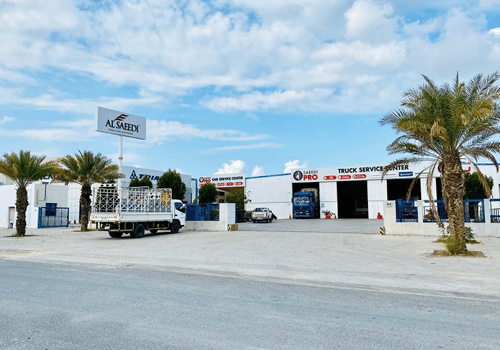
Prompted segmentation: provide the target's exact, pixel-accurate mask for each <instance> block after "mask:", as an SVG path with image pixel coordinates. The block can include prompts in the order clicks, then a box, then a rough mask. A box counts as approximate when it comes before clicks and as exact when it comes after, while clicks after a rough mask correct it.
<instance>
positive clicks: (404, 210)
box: [396, 199, 500, 222]
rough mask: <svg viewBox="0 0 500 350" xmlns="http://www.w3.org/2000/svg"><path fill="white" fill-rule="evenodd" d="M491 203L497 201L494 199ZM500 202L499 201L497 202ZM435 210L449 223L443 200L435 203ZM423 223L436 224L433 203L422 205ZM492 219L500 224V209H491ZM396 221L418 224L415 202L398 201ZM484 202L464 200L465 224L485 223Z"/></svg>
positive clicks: (442, 219)
mask: <svg viewBox="0 0 500 350" xmlns="http://www.w3.org/2000/svg"><path fill="white" fill-rule="evenodd" d="M491 201H495V200H494V199H492V200H491ZM497 201H499V200H497ZM434 205H435V209H436V210H437V212H438V215H439V218H440V219H441V221H443V222H447V221H448V214H447V213H446V208H445V205H444V202H443V200H437V201H435V202H434ZM422 215H423V222H436V217H435V213H434V211H433V210H432V206H431V203H430V202H429V201H424V204H423V205H422ZM491 218H492V219H493V218H495V219H496V220H498V222H500V207H498V208H495V209H491ZM396 220H397V222H418V210H417V206H416V205H415V201H413V200H411V201H405V200H402V199H398V200H397V201H396ZM484 221H485V215H484V200H483V199H464V222H484Z"/></svg>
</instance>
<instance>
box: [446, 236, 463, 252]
mask: <svg viewBox="0 0 500 350" xmlns="http://www.w3.org/2000/svg"><path fill="white" fill-rule="evenodd" d="M444 246H445V247H446V250H447V251H448V253H450V254H451V255H457V254H460V253H461V252H462V248H461V247H460V239H459V238H458V236H457V235H451V236H449V237H447V238H446V239H445V240H444Z"/></svg>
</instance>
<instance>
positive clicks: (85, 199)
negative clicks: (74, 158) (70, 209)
mask: <svg viewBox="0 0 500 350" xmlns="http://www.w3.org/2000/svg"><path fill="white" fill-rule="evenodd" d="M91 193H92V188H91V186H90V184H84V185H82V192H81V194H80V205H81V208H82V217H81V219H80V223H81V230H82V231H87V230H88V225H89V213H90V195H91Z"/></svg>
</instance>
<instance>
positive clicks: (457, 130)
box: [380, 72, 500, 254]
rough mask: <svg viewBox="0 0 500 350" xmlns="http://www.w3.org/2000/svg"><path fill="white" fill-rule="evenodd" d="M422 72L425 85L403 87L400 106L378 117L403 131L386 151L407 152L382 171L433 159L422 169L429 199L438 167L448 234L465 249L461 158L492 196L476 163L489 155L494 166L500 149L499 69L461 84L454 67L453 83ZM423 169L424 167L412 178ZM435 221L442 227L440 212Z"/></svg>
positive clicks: (460, 247) (459, 250)
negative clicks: (499, 136) (497, 138)
mask: <svg viewBox="0 0 500 350" xmlns="http://www.w3.org/2000/svg"><path fill="white" fill-rule="evenodd" d="M423 77H424V80H425V84H424V85H422V86H420V87H419V88H418V89H410V90H408V91H407V92H405V93H404V95H403V100H402V102H401V105H402V107H403V108H401V109H398V110H396V111H394V112H392V113H390V114H388V115H387V116H385V117H384V118H382V119H381V120H380V123H381V124H382V125H386V124H389V125H390V126H392V128H393V129H395V130H396V131H397V132H398V133H401V134H402V135H401V136H399V137H398V138H396V140H394V141H393V142H392V143H391V144H390V145H389V146H388V147H387V150H388V152H389V154H400V153H404V154H406V156H403V157H402V158H400V159H397V160H395V161H393V162H392V163H391V164H389V165H388V166H387V167H386V168H385V170H384V175H385V174H386V173H387V171H389V170H390V169H391V168H392V167H394V166H396V165H399V164H405V163H406V164H407V163H414V162H420V161H423V160H426V159H431V160H432V162H431V163H430V166H429V167H427V168H426V169H425V170H424V171H428V174H427V192H428V194H429V199H430V200H431V203H432V202H433V198H432V193H431V191H430V188H431V183H432V182H431V181H432V177H433V175H434V172H435V171H436V169H438V170H439V171H440V172H441V181H442V193H443V201H444V204H445V208H446V211H447V214H448V220H449V227H450V230H451V234H452V237H453V238H455V239H456V240H457V241H458V242H459V249H457V253H460V254H463V253H466V252H467V246H466V239H465V223H464V210H463V194H464V171H463V170H462V162H463V161H465V160H467V161H470V162H471V163H472V164H473V166H474V168H475V170H476V172H477V173H478V175H479V177H480V179H481V182H482V183H483V186H484V189H485V191H486V193H487V194H488V196H490V195H491V190H490V188H489V186H488V185H487V182H486V180H485V177H484V175H483V174H482V173H481V171H480V170H479V168H478V167H477V165H476V163H477V161H478V159H480V158H485V159H488V160H490V161H492V162H493V164H494V165H495V167H496V169H497V171H498V163H497V161H496V159H495V157H494V155H493V154H494V153H498V152H499V151H500V142H498V141H495V140H492V138H493V137H494V136H495V135H497V134H498V133H499V132H500V128H499V122H500V113H499V111H498V109H497V105H496V100H497V99H498V98H500V88H499V87H497V86H495V85H494V84H495V82H496V81H497V80H498V79H499V77H500V75H499V73H498V72H495V73H494V74H492V75H490V76H487V77H483V76H482V75H481V74H479V75H477V76H475V77H474V78H473V79H471V80H470V81H469V82H468V83H467V84H465V83H463V82H460V81H459V76H458V73H457V75H456V77H455V79H454V81H453V86H450V85H449V84H443V85H442V86H436V84H435V83H434V82H433V81H432V80H430V79H429V78H427V77H426V76H423ZM422 174H423V171H422V172H421V173H419V174H418V176H417V177H416V179H415V181H416V180H417V179H418V178H419V177H420V175H422ZM410 190H411V189H410ZM433 210H434V211H435V208H433ZM436 214H437V213H436ZM437 217H438V216H437ZM438 224H439V225H440V226H441V227H442V224H441V222H440V221H439V217H438Z"/></svg>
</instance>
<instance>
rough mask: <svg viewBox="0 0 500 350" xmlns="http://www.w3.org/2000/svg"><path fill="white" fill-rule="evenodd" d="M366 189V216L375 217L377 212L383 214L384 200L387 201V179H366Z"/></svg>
mask: <svg viewBox="0 0 500 350" xmlns="http://www.w3.org/2000/svg"><path fill="white" fill-rule="evenodd" d="M367 191H368V218H369V219H376V218H377V214H378V213H380V214H382V216H383V215H384V208H385V202H386V201H387V181H386V180H384V181H380V180H372V181H367Z"/></svg>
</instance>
